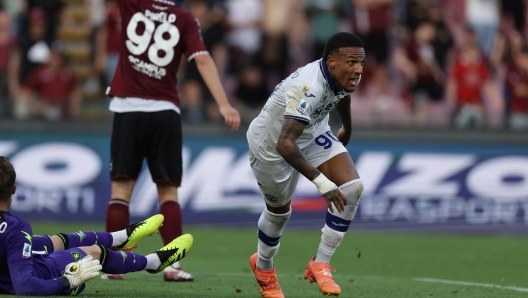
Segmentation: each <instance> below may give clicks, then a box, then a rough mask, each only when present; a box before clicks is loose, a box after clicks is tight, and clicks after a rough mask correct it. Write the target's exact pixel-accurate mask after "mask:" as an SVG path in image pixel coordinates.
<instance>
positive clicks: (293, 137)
mask: <svg viewBox="0 0 528 298" xmlns="http://www.w3.org/2000/svg"><path fill="white" fill-rule="evenodd" d="M305 126H306V124H304V123H303V122H301V121H299V120H295V119H285V120H284V124H283V125H282V129H281V132H280V135H279V139H278V141H277V146H276V149H277V152H279V154H280V155H281V156H282V157H283V158H284V159H285V160H286V161H287V162H288V163H289V164H290V165H291V166H292V167H293V168H295V169H296V170H297V171H299V173H301V174H302V175H304V176H305V177H306V178H308V179H309V180H310V181H314V180H315V179H317V178H318V177H320V176H321V172H320V171H319V170H318V169H317V168H315V167H314V166H312V165H311V164H310V162H308V160H307V159H306V157H305V156H304V154H303V153H302V151H301V149H300V148H299V146H297V142H296V141H297V139H298V138H299V136H300V135H301V134H302V132H303V130H304V128H305ZM321 195H322V197H323V198H324V199H325V201H326V203H327V204H328V208H329V209H330V210H331V211H332V212H334V209H333V207H332V205H334V206H335V207H336V209H337V211H339V212H340V213H341V212H343V210H344V208H345V205H346V197H345V196H344V195H343V193H341V191H340V190H339V188H337V187H335V188H334V189H331V190H330V191H328V192H325V193H323V194H321Z"/></svg>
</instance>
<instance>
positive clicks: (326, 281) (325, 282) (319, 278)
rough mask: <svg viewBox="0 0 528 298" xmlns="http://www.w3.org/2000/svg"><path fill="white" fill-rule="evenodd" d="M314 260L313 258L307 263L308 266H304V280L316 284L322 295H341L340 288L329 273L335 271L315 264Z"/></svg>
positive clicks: (328, 266)
mask: <svg viewBox="0 0 528 298" xmlns="http://www.w3.org/2000/svg"><path fill="white" fill-rule="evenodd" d="M314 260H315V257H313V258H312V259H311V260H310V262H308V265H306V270H304V279H307V280H308V281H310V283H313V282H317V285H318V286H319V290H320V291H321V294H323V295H328V296H339V294H341V288H340V287H339V285H338V284H336V282H335V281H334V278H333V277H332V272H331V271H333V272H335V271H336V269H335V268H334V267H333V266H330V265H329V264H325V263H316V262H314Z"/></svg>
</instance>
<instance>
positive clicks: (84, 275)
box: [61, 255, 103, 289]
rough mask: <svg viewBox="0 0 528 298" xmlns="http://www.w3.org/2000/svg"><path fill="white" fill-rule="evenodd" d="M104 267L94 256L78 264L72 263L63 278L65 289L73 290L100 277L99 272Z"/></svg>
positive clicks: (85, 258) (81, 260)
mask: <svg viewBox="0 0 528 298" xmlns="http://www.w3.org/2000/svg"><path fill="white" fill-rule="evenodd" d="M101 269H103V266H101V264H100V263H99V260H94V259H93V258H92V256H90V255H88V256H86V257H84V258H82V259H80V260H79V261H77V262H73V263H70V264H68V265H67V266H66V269H64V275H63V276H61V280H62V283H63V284H64V288H65V289H73V288H75V287H77V286H79V285H81V284H83V283H85V282H87V281H88V280H90V279H92V278H94V277H96V276H97V275H99V270H101Z"/></svg>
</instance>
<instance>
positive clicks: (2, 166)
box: [0, 156, 16, 202]
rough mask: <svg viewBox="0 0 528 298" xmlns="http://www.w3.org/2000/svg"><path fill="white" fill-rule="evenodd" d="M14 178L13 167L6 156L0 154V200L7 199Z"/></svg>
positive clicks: (10, 192) (13, 184)
mask: <svg viewBox="0 0 528 298" xmlns="http://www.w3.org/2000/svg"><path fill="white" fill-rule="evenodd" d="M15 180H16V172H15V168H13V165H12V164H11V162H10V161H9V159H8V158H7V157H5V156H0V202H2V201H7V200H9V198H10V197H11V194H12V191H13V186H15Z"/></svg>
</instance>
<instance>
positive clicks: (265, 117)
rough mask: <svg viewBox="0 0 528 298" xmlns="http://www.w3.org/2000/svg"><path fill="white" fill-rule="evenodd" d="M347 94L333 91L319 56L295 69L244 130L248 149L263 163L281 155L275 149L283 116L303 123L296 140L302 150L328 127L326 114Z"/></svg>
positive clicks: (277, 159)
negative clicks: (303, 125) (302, 128)
mask: <svg viewBox="0 0 528 298" xmlns="http://www.w3.org/2000/svg"><path fill="white" fill-rule="evenodd" d="M349 94H350V93H349V92H346V91H341V92H337V90H336V87H335V85H334V81H333V80H332V78H331V77H330V73H329V72H328V67H327V66H326V63H325V61H324V60H323V59H321V60H317V61H314V62H312V63H309V64H307V65H306V66H304V67H301V68H299V69H297V71H295V72H294V73H292V74H291V75H290V76H289V77H287V78H286V79H284V80H283V81H282V82H281V83H280V84H279V85H277V87H275V90H274V91H273V93H272V94H271V96H270V97H269V99H268V101H267V102H266V104H265V105H264V107H263V108H262V111H261V112H260V114H259V115H258V116H257V118H255V119H254V120H253V121H252V122H251V124H250V126H249V129H248V131H247V139H248V143H249V149H250V150H251V152H252V153H253V154H254V155H255V157H256V158H257V159H259V160H260V161H262V162H266V163H274V162H277V161H281V160H282V159H283V158H282V156H281V155H280V154H279V153H278V152H277V150H276V149H275V147H276V145H277V141H278V139H279V134H280V131H281V128H282V124H283V123H284V119H297V120H299V121H302V122H305V123H306V124H307V125H306V127H305V128H304V131H303V132H302V134H301V135H300V136H299V138H298V139H297V145H298V146H299V148H300V149H301V150H302V149H304V148H306V147H307V146H308V145H309V144H310V142H312V141H313V140H314V138H315V137H317V136H318V135H320V134H321V133H324V132H325V131H326V130H328V113H329V112H330V111H331V110H333V109H334V108H335V106H336V105H337V103H338V102H339V101H340V100H341V99H342V98H343V97H346V96H348V95H349Z"/></svg>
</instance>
